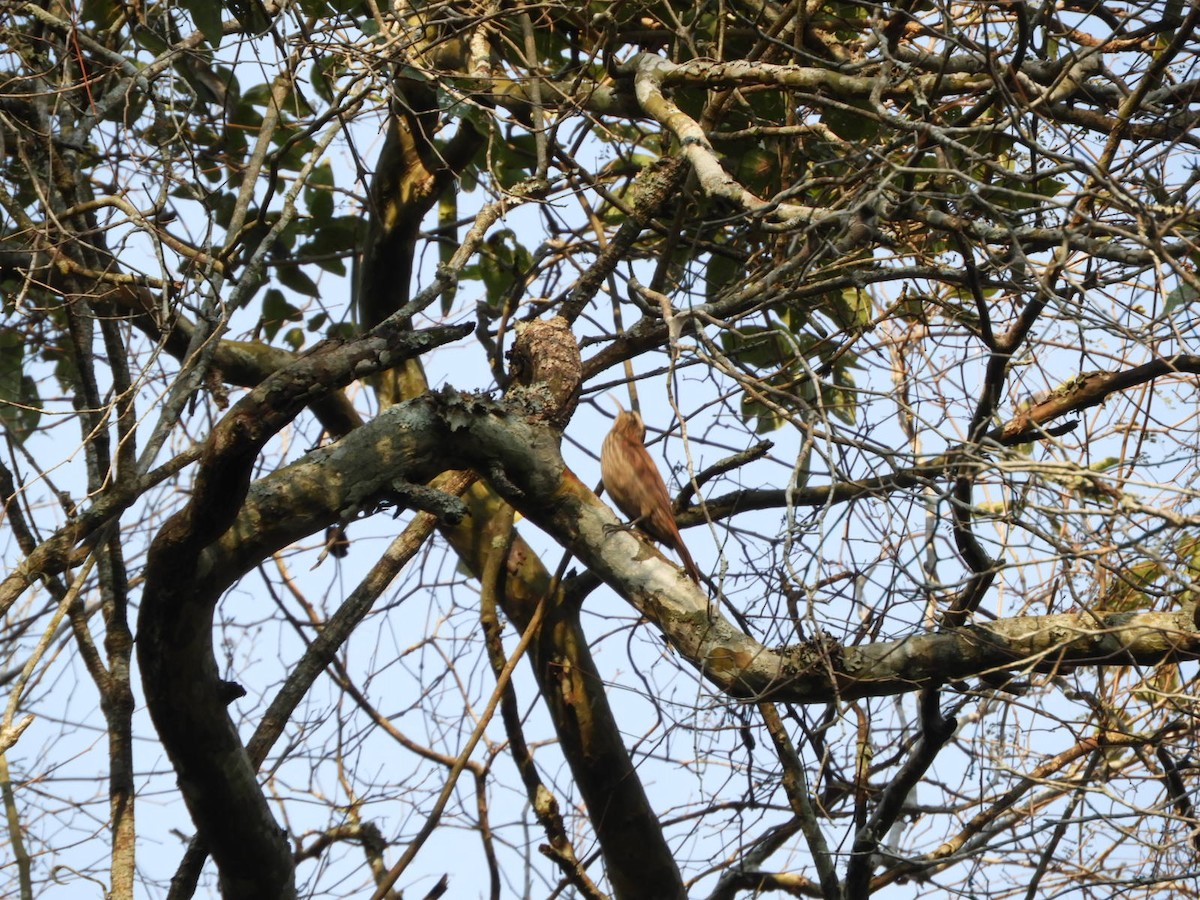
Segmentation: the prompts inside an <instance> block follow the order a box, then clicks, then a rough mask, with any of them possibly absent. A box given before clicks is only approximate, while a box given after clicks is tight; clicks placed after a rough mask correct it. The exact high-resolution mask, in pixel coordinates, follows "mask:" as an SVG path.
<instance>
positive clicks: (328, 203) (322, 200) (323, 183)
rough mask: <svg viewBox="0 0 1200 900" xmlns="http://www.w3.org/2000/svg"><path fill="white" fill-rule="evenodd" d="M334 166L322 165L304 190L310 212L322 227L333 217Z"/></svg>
mask: <svg viewBox="0 0 1200 900" xmlns="http://www.w3.org/2000/svg"><path fill="white" fill-rule="evenodd" d="M333 186H334V182H333V166H331V165H330V164H329V163H322V164H321V165H319V166H317V167H316V168H315V169H313V170H312V173H311V174H310V175H309V177H308V183H307V184H306V185H305V188H304V199H305V202H307V203H308V210H309V212H310V213H311V214H312V217H313V218H314V219H316V220H317V222H316V226H317V227H320V226H321V225H322V224H323V223H324V221H327V220H329V219H331V218H332V217H333Z"/></svg>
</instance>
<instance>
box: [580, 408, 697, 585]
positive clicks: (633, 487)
mask: <svg viewBox="0 0 1200 900" xmlns="http://www.w3.org/2000/svg"><path fill="white" fill-rule="evenodd" d="M617 410H618V412H617V418H616V420H615V421H614V422H613V427H612V430H611V431H609V433H608V435H607V436H606V437H605V438H604V443H603V444H602V445H601V447H600V477H601V479H602V480H603V481H604V489H605V490H606V491H608V495H609V496H610V497H612V500H613V502H614V503H615V504H617V509H619V510H621V512H622V513H624V514H625V515H626V516H628V517H629V518H630V519H631V520H632V522H631V523H630V524H631V525H634V526H636V527H637V528H639V529H641V530H642V531H643V532H645V533H646V534H647V535H649V536H650V537H651V538H653V539H654V540H656V541H658V542H659V543H660V544H664V545H665V546H667V547H670V548H671V549H672V550H674V551H675V552H676V553H678V554H679V558H680V559H681V560H683V567H684V569H685V570H686V571H687V574H688V577H689V578H691V579H692V581H694V582H696V584H699V583H700V570H699V569H698V568H696V563H695V561H694V560H693V559H692V555H691V554H690V553H688V550H687V547H685V546H684V544H683V538H682V537H681V536H680V534H679V527H678V526H677V525H676V524H675V516H674V514H673V513H672V512H671V498H670V496H669V495H668V494H667V485H666V484H665V483H664V482H663V479H662V475H660V474H659V472H658V466H656V465H655V464H654V460H652V459H651V458H650V454H649V453H647V452H646V446H645V441H646V425H645V423H644V422H643V421H642V417H641V415H639V414H638V413H636V412H626V411H625V409H624V408H623V407H622V406H621V404H620V403H619V402H618V403H617Z"/></svg>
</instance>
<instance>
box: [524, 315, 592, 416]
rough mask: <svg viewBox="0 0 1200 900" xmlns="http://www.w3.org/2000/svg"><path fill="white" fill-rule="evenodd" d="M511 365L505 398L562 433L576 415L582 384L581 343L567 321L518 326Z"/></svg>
mask: <svg viewBox="0 0 1200 900" xmlns="http://www.w3.org/2000/svg"><path fill="white" fill-rule="evenodd" d="M508 363H509V373H510V375H511V378H512V380H511V382H510V383H509V387H508V392H507V394H506V399H507V400H508V401H509V402H510V404H513V405H514V406H517V407H519V408H521V410H522V411H523V412H524V413H525V414H526V415H527V416H529V418H531V419H533V420H535V421H541V422H546V423H547V424H549V425H552V426H553V427H554V428H556V429H557V430H559V431H562V430H563V429H564V428H565V427H566V425H567V423H568V422H569V421H571V416H572V415H574V414H575V407H576V405H578V403H579V388H580V385H581V384H582V383H583V362H582V360H581V359H580V356H579V344H578V343H577V342H576V340H575V335H574V334H572V333H571V327H570V325H569V324H568V323H567V320H566V319H564V318H563V317H562V316H555V317H553V318H551V319H544V320H543V319H535V320H534V321H531V322H523V323H521V324H519V325H518V326H517V340H516V342H515V343H514V344H513V347H512V350H510V351H509V353H508Z"/></svg>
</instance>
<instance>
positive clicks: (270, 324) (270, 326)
mask: <svg viewBox="0 0 1200 900" xmlns="http://www.w3.org/2000/svg"><path fill="white" fill-rule="evenodd" d="M302 318H303V316H302V314H301V312H300V310H299V309H297V308H296V307H294V306H292V304H290V303H288V301H287V298H286V297H285V296H284V295H283V291H281V290H279V289H278V288H271V289H270V290H269V291H267V293H266V295H265V296H264V297H263V304H262V328H263V334H264V335H266V338H267V340H268V341H271V340H273V339H274V337H275V335H276V334H278V333H279V329H280V328H282V327H283V324H284V323H285V322H299V321H300V320H301V319H302Z"/></svg>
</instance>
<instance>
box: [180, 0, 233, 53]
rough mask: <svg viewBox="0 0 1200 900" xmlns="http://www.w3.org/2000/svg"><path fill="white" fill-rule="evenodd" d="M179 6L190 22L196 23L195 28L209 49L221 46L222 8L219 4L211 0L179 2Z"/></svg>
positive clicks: (222, 33)
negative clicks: (185, 12)
mask: <svg viewBox="0 0 1200 900" xmlns="http://www.w3.org/2000/svg"><path fill="white" fill-rule="evenodd" d="M180 6H182V7H183V8H184V9H186V10H187V11H188V12H189V13H190V14H191V16H192V21H193V22H195V23H196V27H197V28H198V29H199V30H200V33H201V34H203V35H204V39H205V41H207V42H208V45H209V46H210V47H212V48H213V49H214V50H215V49H216V48H217V47H219V46H221V38H222V37H224V36H225V34H224V31H223V30H222V28H221V11H222V6H221V4H220V3H215V2H213V0H180Z"/></svg>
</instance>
